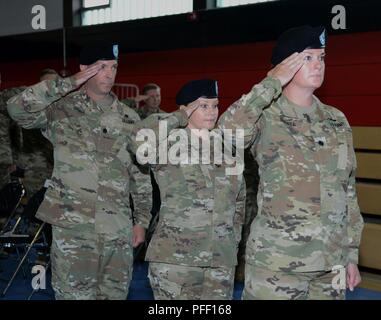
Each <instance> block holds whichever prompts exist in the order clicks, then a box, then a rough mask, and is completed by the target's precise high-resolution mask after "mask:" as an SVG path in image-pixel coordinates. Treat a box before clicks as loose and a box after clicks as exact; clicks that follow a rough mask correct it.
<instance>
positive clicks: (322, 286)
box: [242, 264, 345, 300]
mask: <svg viewBox="0 0 381 320" xmlns="http://www.w3.org/2000/svg"><path fill="white" fill-rule="evenodd" d="M335 276H336V274H335V273H334V272H329V271H321V272H294V273H291V272H287V273H285V272H281V271H272V270H269V269H266V268H261V267H257V266H254V265H252V264H246V270H245V288H244V290H243V295H242V299H243V300H343V299H345V289H342V290H340V289H337V290H336V289H335V288H334V287H335V286H334V285H333V284H332V282H333V278H334V277H335Z"/></svg>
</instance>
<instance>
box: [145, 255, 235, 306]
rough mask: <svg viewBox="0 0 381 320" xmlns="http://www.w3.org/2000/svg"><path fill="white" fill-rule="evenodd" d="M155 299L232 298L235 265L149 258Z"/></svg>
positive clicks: (150, 276)
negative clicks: (185, 263) (201, 264)
mask: <svg viewBox="0 0 381 320" xmlns="http://www.w3.org/2000/svg"><path fill="white" fill-rule="evenodd" d="M148 278H149V280H150V283H151V287H152V290H153V294H154V297H155V300H231V299H232V298H233V287H234V268H224V267H220V268H209V267H188V266H180V265H174V264H167V263H160V262H150V265H149V272H148Z"/></svg>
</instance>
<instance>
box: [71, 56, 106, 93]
mask: <svg viewBox="0 0 381 320" xmlns="http://www.w3.org/2000/svg"><path fill="white" fill-rule="evenodd" d="M101 68H102V62H100V61H97V62H95V63H93V64H91V65H89V66H88V67H87V68H86V69H84V70H81V71H80V72H78V73H76V74H75V75H74V76H73V78H74V82H75V85H76V86H77V87H79V86H80V85H82V84H84V83H85V82H86V81H87V80H89V79H90V78H92V77H93V76H95V75H96V74H97V73H98V72H99V70H100V69H101Z"/></svg>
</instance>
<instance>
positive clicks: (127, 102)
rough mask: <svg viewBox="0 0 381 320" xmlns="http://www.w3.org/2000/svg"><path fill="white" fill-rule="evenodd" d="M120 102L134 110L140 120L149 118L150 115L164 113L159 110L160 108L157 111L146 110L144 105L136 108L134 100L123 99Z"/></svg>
mask: <svg viewBox="0 0 381 320" xmlns="http://www.w3.org/2000/svg"><path fill="white" fill-rule="evenodd" d="M121 102H123V103H124V104H125V105H126V106H128V107H130V108H132V109H134V110H135V111H136V113H137V114H138V115H139V117H140V119H142V120H144V119H145V118H147V117H149V116H150V115H151V114H154V113H165V111H163V110H161V109H160V108H157V109H154V110H153V109H151V108H148V107H147V106H146V105H145V104H143V105H142V106H139V107H138V106H137V105H136V102H135V100H134V99H129V98H128V99H124V100H122V101H121Z"/></svg>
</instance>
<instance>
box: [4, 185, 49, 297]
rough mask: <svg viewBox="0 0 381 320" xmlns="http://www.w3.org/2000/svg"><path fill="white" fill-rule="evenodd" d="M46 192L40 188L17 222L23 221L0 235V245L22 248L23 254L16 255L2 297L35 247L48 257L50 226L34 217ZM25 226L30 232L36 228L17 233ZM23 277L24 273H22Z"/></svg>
mask: <svg viewBox="0 0 381 320" xmlns="http://www.w3.org/2000/svg"><path fill="white" fill-rule="evenodd" d="M45 192H46V188H41V189H40V190H39V191H38V192H37V193H36V194H34V195H33V196H32V198H31V199H30V200H29V201H28V203H27V205H26V207H25V208H24V210H23V212H22V214H21V215H20V217H19V219H18V221H21V220H23V223H21V222H18V223H16V224H15V226H14V227H13V228H12V230H11V231H9V232H6V233H3V234H1V235H0V244H6V245H7V246H14V247H16V248H19V247H21V248H23V249H24V254H23V256H22V257H21V256H20V255H19V252H18V251H17V254H18V259H19V260H20V261H19V263H18V265H17V267H16V269H15V271H14V273H13V275H12V277H11V279H10V280H9V281H8V283H7V285H6V287H5V289H4V290H3V292H2V293H1V295H2V296H5V294H6V293H7V291H8V289H9V288H10V286H11V285H12V283H13V281H14V279H15V278H16V276H17V274H18V272H19V270H20V268H22V266H23V264H24V262H25V260H26V259H27V257H28V255H29V253H30V251H31V250H32V248H37V245H39V246H40V247H42V248H44V249H45V253H46V254H47V255H48V252H49V248H50V244H51V226H50V225H48V224H46V223H45V222H42V221H40V220H38V219H37V218H36V217H35V215H36V212H37V210H38V208H39V206H40V204H41V202H42V200H43V199H44V195H45ZM23 224H24V225H25V226H27V227H28V229H29V230H30V229H31V227H33V226H36V228H35V230H33V233H30V232H28V233H25V231H24V233H19V232H18V231H19V230H18V229H20V228H18V227H19V226H21V225H23ZM49 264H50V261H49V259H48V263H47V265H46V266H49ZM24 277H25V272H24ZM35 291H36V290H33V292H32V294H31V295H30V296H29V299H30V298H31V296H32V295H33V293H34V292H35Z"/></svg>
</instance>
